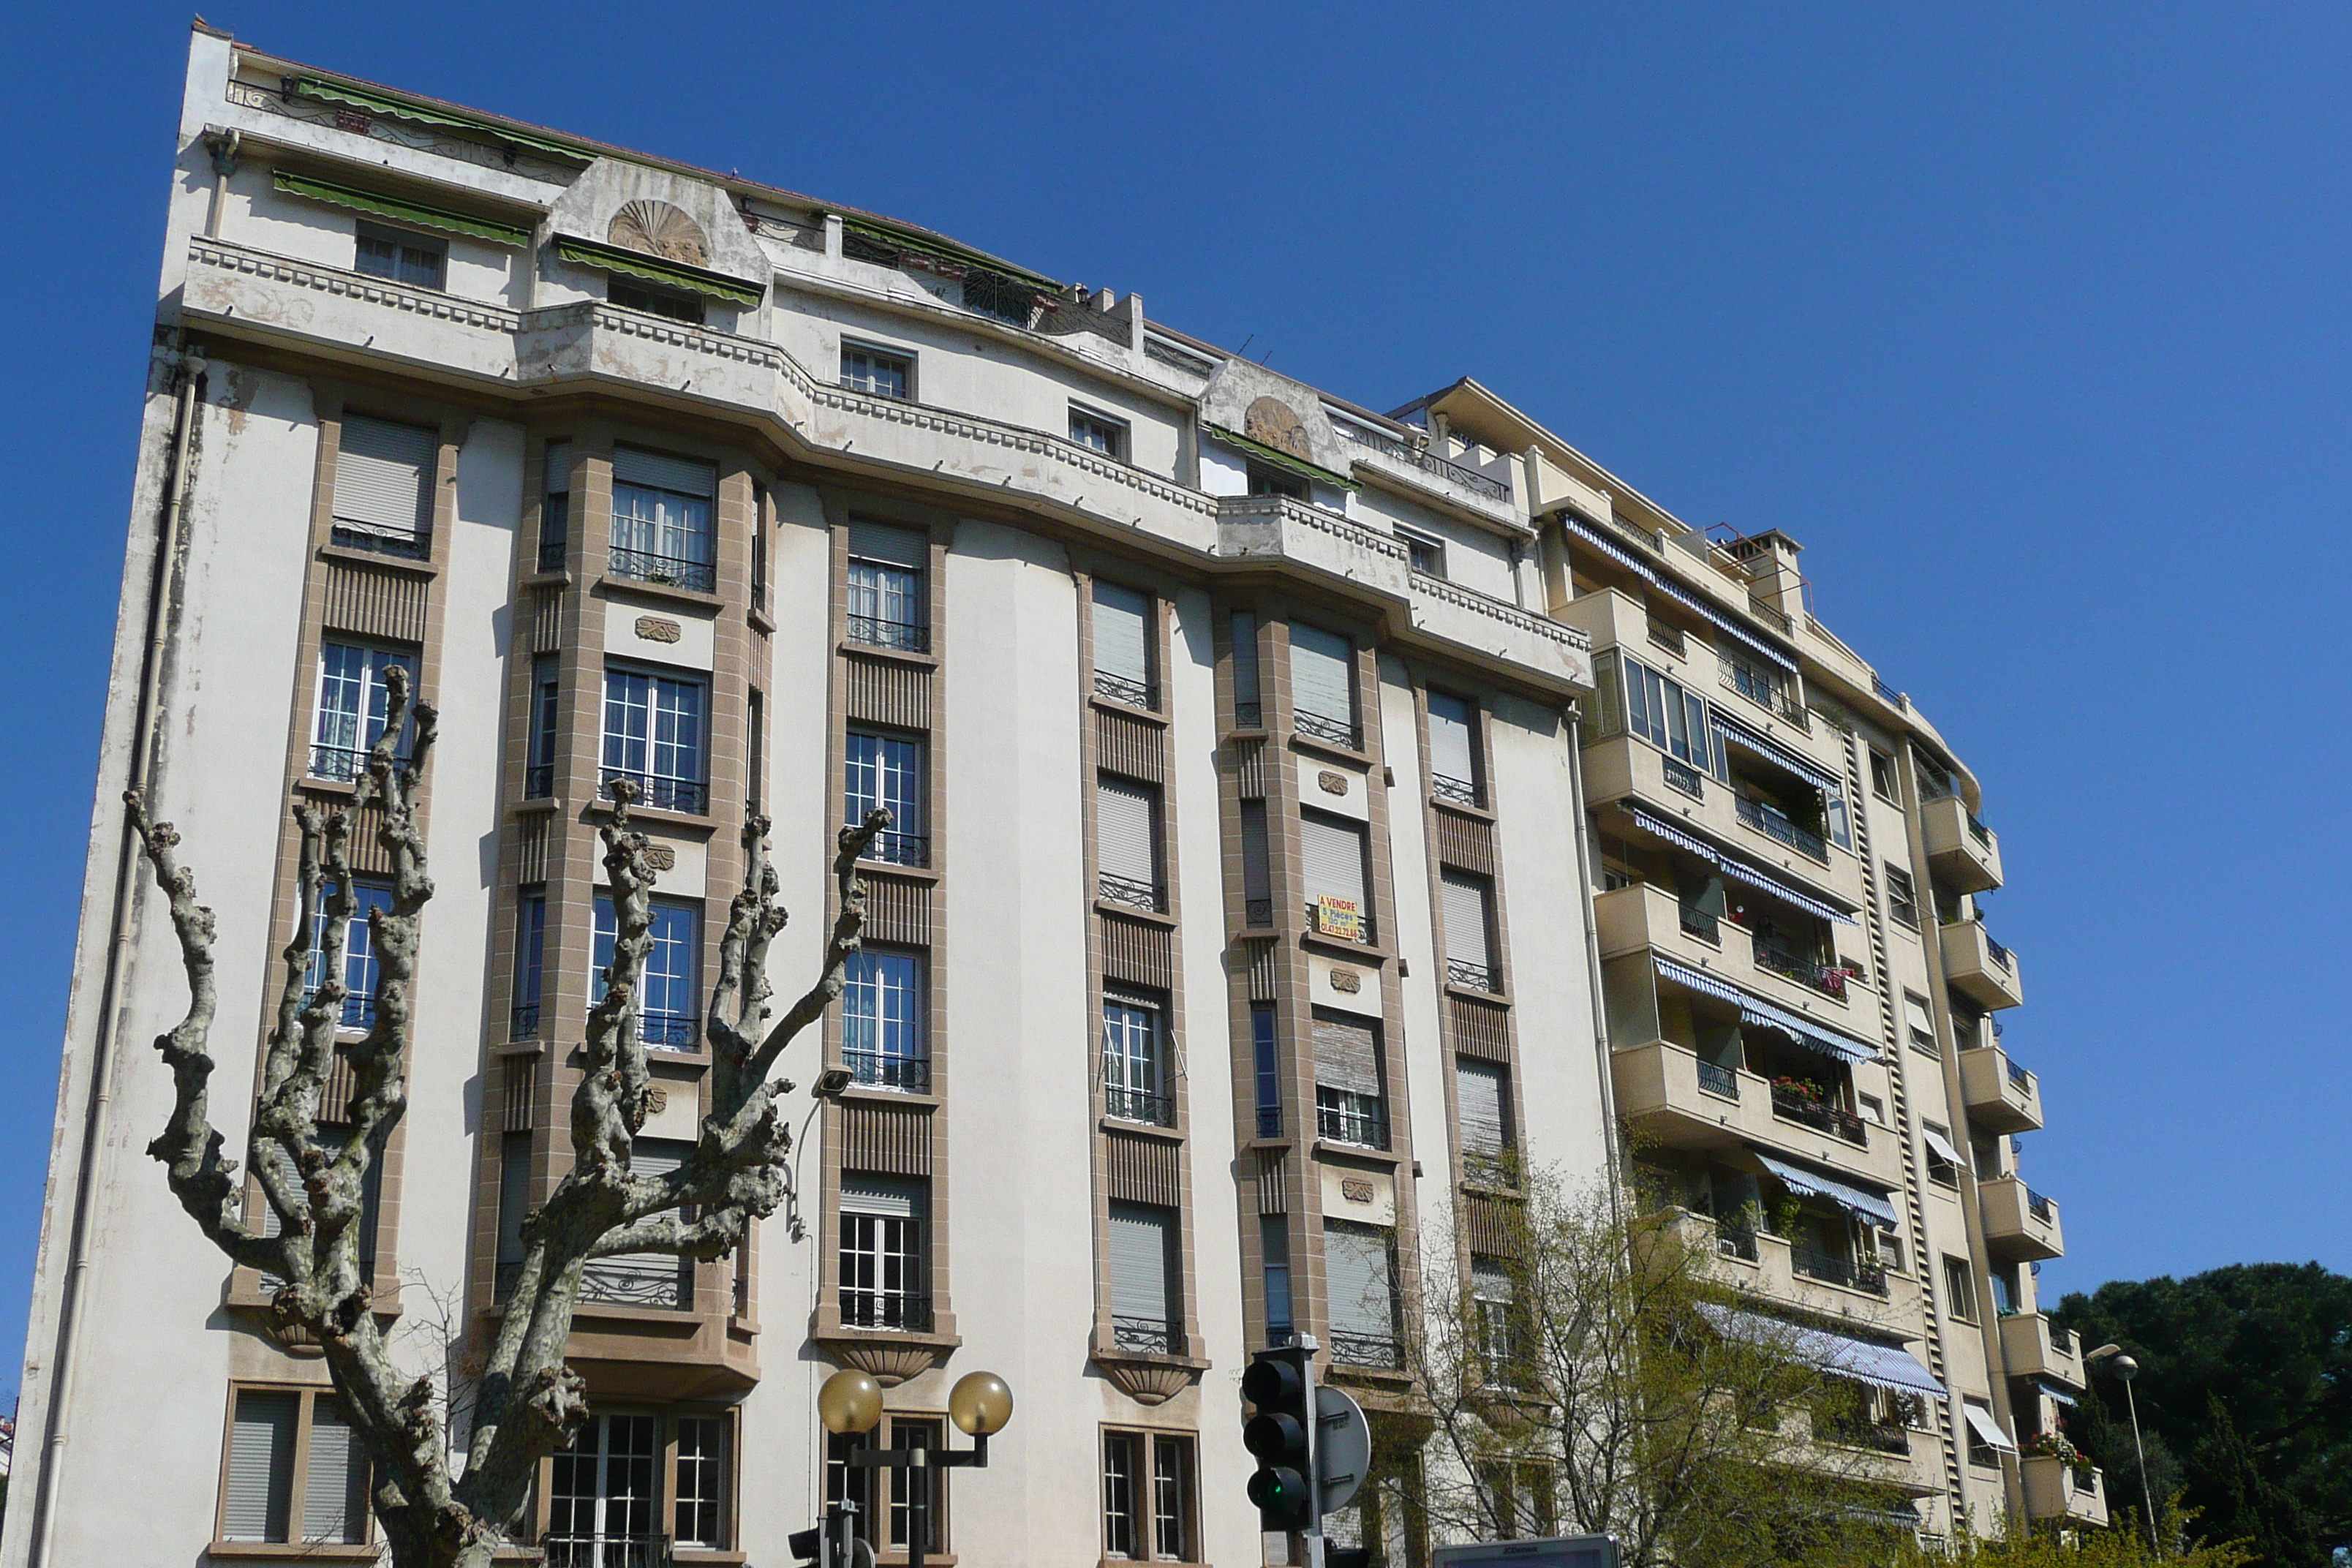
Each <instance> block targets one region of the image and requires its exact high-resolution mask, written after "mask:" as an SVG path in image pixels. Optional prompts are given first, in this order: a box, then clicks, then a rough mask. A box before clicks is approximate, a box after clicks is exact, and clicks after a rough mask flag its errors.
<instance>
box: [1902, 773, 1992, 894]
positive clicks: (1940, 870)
mask: <svg viewBox="0 0 2352 1568" xmlns="http://www.w3.org/2000/svg"><path fill="white" fill-rule="evenodd" d="M1919 818H1920V826H1921V828H1922V829H1923V837H1926V839H1927V863H1928V864H1929V865H1930V866H1933V867H1934V868H1936V874H1937V876H1939V877H1941V878H1943V879H1944V880H1945V881H1946V882H1947V883H1948V884H1950V886H1951V887H1952V888H1953V889H1956V890H1957V891H1959V892H1963V893H1981V892H1983V891H1985V890H1986V889H1989V888H1998V887H2000V835H1999V834H1997V833H1995V832H1993V830H1992V829H1991V828H1990V827H1987V826H1985V825H1984V824H1983V823H1981V822H1979V821H1978V820H1977V819H1976V816H1975V815H1974V814H1973V813H1972V812H1970V811H1969V808H1968V805H1967V803H1966V802H1964V801H1962V800H1961V799H1960V797H1959V796H1958V795H1946V796H1944V797H1943V798H1942V799H1941V800H1931V801H1929V802H1927V804H1926V805H1923V806H1921V807H1920V808H1919Z"/></svg>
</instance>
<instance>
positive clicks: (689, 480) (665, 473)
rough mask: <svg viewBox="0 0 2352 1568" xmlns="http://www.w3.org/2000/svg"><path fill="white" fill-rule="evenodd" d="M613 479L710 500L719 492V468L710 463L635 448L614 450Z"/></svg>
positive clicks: (617, 482)
mask: <svg viewBox="0 0 2352 1568" xmlns="http://www.w3.org/2000/svg"><path fill="white" fill-rule="evenodd" d="M613 482H614V483H615V484H622V485H643V486H645V487H646V489H656V490H668V491H671V492H672V493H674V494H677V495H682V496H701V497H703V498H704V499H706V500H707V499H709V497H711V496H715V495H717V494H718V493H719V470H718V469H717V468H713V467H711V466H710V465H709V463H697V462H691V461H689V460H688V459H686V458H665V457H663V456H662V455H661V454H660V453H658V452H640V451H638V450H636V449H635V447H614V449H613Z"/></svg>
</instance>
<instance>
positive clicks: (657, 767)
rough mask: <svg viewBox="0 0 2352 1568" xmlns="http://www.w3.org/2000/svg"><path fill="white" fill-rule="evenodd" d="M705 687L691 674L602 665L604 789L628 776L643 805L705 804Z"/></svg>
mask: <svg viewBox="0 0 2352 1568" xmlns="http://www.w3.org/2000/svg"><path fill="white" fill-rule="evenodd" d="M709 690H710V689H709V685H708V684H707V683H706V682H705V681H703V680H702V679H698V678H697V677H693V676H685V675H674V674H670V673H667V672H665V671H661V670H655V669H642V668H635V667H633V666H627V665H608V666H606V667H605V669H604V792H605V793H606V794H608V795H609V794H611V793H612V787H613V785H614V784H615V783H616V782H618V781H620V780H622V779H626V780H628V781H629V782H630V783H631V784H635V785H636V787H637V803H638V804H639V805H650V806H655V807H658V808H659V809H661V810H664V811H682V812H686V813H688V814H690V815H696V816H699V815H700V814H701V813H702V812H704V811H705V810H707V809H708V808H709V804H710V791H709V785H708V784H706V783H705V779H706V777H707V776H708V775H707V773H706V769H707V767H708V765H709V761H708V752H707V750H706V748H707V746H708V744H709V736H708V733H707V731H706V727H705V723H704V716H705V714H706V713H707V711H708V709H709Z"/></svg>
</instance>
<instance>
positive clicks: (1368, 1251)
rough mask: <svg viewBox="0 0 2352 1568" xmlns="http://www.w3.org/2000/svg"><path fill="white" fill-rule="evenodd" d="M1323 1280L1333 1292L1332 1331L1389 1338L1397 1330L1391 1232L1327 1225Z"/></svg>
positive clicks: (1344, 1224)
mask: <svg viewBox="0 0 2352 1568" xmlns="http://www.w3.org/2000/svg"><path fill="white" fill-rule="evenodd" d="M1323 1278H1324V1279H1325V1281H1326V1283H1327V1284H1328V1287H1329V1289H1330V1297H1331V1331H1332V1332H1334V1333H1341V1334H1362V1335H1366V1336H1368V1337H1370V1338H1374V1339H1385V1338H1387V1337H1388V1336H1389V1335H1391V1334H1393V1333H1394V1332H1396V1313H1395V1308H1394V1304H1393V1301H1392V1297H1393V1296H1394V1293H1395V1292H1394V1283H1395V1282H1394V1281H1393V1280H1392V1279H1391V1278H1390V1271H1389V1233H1388V1232H1387V1231H1385V1230H1381V1229H1377V1228H1375V1227H1374V1226H1368V1225H1350V1224H1349V1223H1348V1222H1346V1221H1345V1220H1329V1221H1326V1222H1325V1224H1324V1226H1323Z"/></svg>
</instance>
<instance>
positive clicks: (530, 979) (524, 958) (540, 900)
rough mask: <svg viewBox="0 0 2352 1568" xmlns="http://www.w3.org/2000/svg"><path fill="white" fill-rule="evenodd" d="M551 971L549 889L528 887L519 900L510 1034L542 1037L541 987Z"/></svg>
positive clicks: (517, 902) (523, 1037)
mask: <svg viewBox="0 0 2352 1568" xmlns="http://www.w3.org/2000/svg"><path fill="white" fill-rule="evenodd" d="M546 971H547V889H545V888H544V887H533V888H528V889H524V890H523V892H522V894H521V896H520V897H519V898H518V899H516V900H515V952H514V996H513V999H512V1016H511V1019H510V1028H509V1038H512V1039H517V1040H534V1039H537V1038H538V1037H539V1024H540V1018H539V1000H540V988H541V985H542V984H543V983H544V982H545V979H546Z"/></svg>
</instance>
